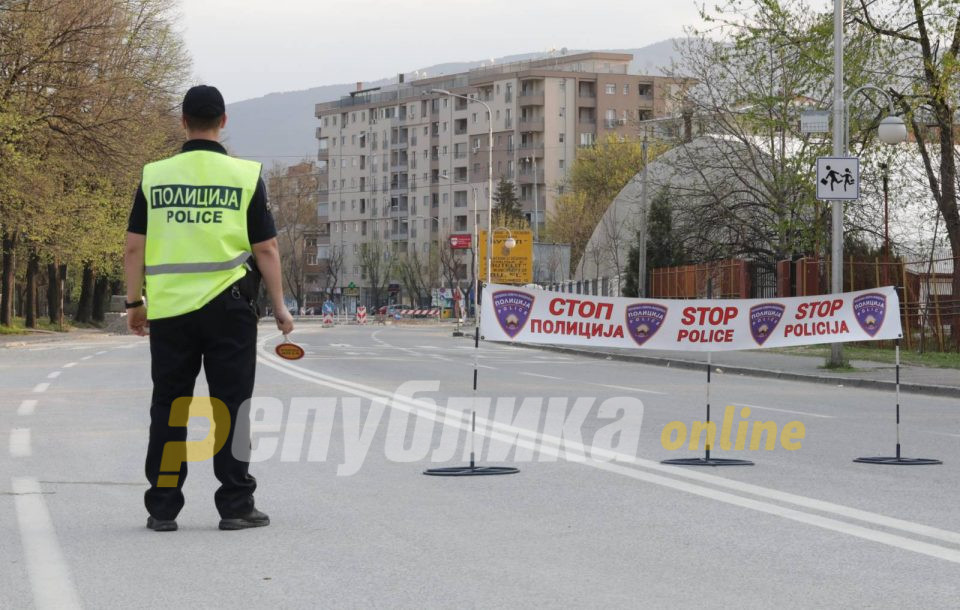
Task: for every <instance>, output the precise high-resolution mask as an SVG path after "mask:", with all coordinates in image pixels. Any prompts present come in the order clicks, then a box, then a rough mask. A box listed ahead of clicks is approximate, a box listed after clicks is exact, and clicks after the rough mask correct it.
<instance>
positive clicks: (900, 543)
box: [260, 341, 960, 563]
mask: <svg viewBox="0 0 960 610" xmlns="http://www.w3.org/2000/svg"><path fill="white" fill-rule="evenodd" d="M260 349H261V358H260V362H262V363H263V364H264V365H266V366H269V367H271V368H274V369H276V370H278V371H280V372H283V373H285V374H287V375H290V376H291V377H296V378H299V379H302V380H305V381H309V382H312V383H315V384H317V385H324V386H327V387H330V388H333V389H336V390H339V391H342V392H345V393H348V394H351V395H355V396H360V397H363V398H367V399H369V400H384V399H387V400H388V404H389V405H390V406H391V407H392V408H397V409H401V410H404V411H407V412H410V413H416V414H417V415H418V416H420V417H427V418H429V419H433V420H434V421H437V422H441V423H443V424H444V425H449V426H454V427H458V428H460V429H463V430H467V429H468V427H469V422H468V418H467V416H466V414H463V415H462V417H461V418H460V420H459V421H454V420H453V418H451V417H450V415H449V414H448V413H446V412H445V410H444V409H442V408H438V407H437V406H436V405H435V404H430V403H425V402H423V401H419V400H412V399H405V398H400V399H398V400H394V398H395V397H394V396H393V395H392V394H391V393H389V392H385V391H382V390H378V389H377V388H373V387H371V386H366V385H363V384H359V383H356V382H352V381H347V380H344V379H338V378H335V377H331V376H328V375H324V374H322V373H317V372H314V371H311V370H309V369H305V368H303V367H299V366H296V365H294V364H292V363H287V362H284V361H281V360H280V359H279V358H276V357H273V356H272V355H271V354H270V353H269V352H267V351H265V350H264V349H263V341H261V346H260ZM478 424H480V425H478V426H477V429H478V430H479V431H480V433H481V434H482V435H484V436H486V437H488V438H496V439H497V440H500V441H503V442H508V443H515V444H517V445H520V446H524V447H530V448H534V449H539V450H540V451H544V450H552V451H557V450H558V449H559V447H560V446H561V444H562V445H563V446H564V447H566V448H567V450H568V451H570V450H571V448H572V450H574V451H577V452H578V453H580V452H582V454H583V455H587V454H588V455H590V456H591V458H589V459H586V460H584V461H582V462H580V463H584V464H586V465H589V466H593V467H595V468H598V469H601V470H608V471H611V472H617V473H619V474H623V475H625V476H629V477H631V478H635V479H638V480H643V481H647V482H650V483H655V484H657V485H662V486H665V487H670V488H673V489H677V490H680V491H685V492H687V493H691V494H695V495H699V496H701V497H707V498H711V499H714V500H718V501H721V502H726V503H728V504H733V505H737V506H741V507H744V508H750V509H753V510H757V511H759V512H764V513H768V514H773V515H778V516H781V517H784V518H787V519H791V520H794V521H798V522H801V523H806V524H809V525H815V526H817V527H821V528H824V529H827V530H832V531H836V532H840V533H844V534H848V535H851V536H855V537H858V538H862V539H865V540H871V541H874V542H880V543H882V544H887V545H889V546H893V547H897V548H901V549H905V550H910V551H914V552H917V553H921V554H925V555H928V556H931V557H936V558H939V559H944V560H946V561H951V562H954V563H960V551H958V550H956V549H952V548H947V547H942V546H938V545H935V544H930V543H927V542H921V541H917V540H914V539H911V538H905V537H903V536H899V535H895V534H890V533H887V532H883V531H877V530H873V529H869V528H867V527H863V526H860V525H855V524H851V523H847V522H844V521H838V520H836V519H832V518H829V517H822V516H820V515H814V514H810V513H805V512H802V511H799V510H795V509H792V508H786V507H782V506H779V505H776V504H771V503H768V502H764V501H761V500H755V499H752V498H744V497H742V496H737V495H734V494H731V493H727V492H723V491H719V490H716V489H713V488H710V487H702V486H699V485H696V484H693V483H688V482H685V481H679V480H677V479H674V478H667V477H664V476H660V475H657V474H652V473H648V472H643V471H640V470H637V469H635V468H629V467H626V466H621V465H619V464H614V463H612V462H620V463H629V464H631V465H633V466H637V467H640V468H645V469H648V470H655V471H659V472H663V473H669V474H670V475H673V476H676V477H680V478H687V479H694V480H697V481H700V482H703V483H708V484H711V485H713V486H716V487H726V488H728V489H733V490H736V491H739V492H742V493H747V494H752V495H755V496H760V497H764V498H767V499H771V500H777V501H780V502H785V503H790V504H794V505H796V506H800V507H803V508H808V509H812V510H817V511H821V512H829V513H834V514H835V515H838V516H843V517H847V518H850V519H856V520H859V521H863V522H867V523H870V524H872V525H876V526H880V527H885V528H889V529H898V530H901V531H904V532H909V533H912V534H917V535H920V536H924V537H927V538H934V539H938V540H942V541H945V542H949V543H952V544H960V533H958V532H953V531H950V530H944V529H940V528H936V527H932V526H928V525H923V524H920V523H914V522H912V521H906V520H903V519H897V518H894V517H887V516H885V515H881V514H878V513H872V512H869V511H865V510H860V509H856V508H852V507H849V506H843V505H841V504H834V503H832V502H826V501H823V500H817V499H815V498H808V497H805V496H800V495H796V494H791V493H788V492H782V491H779V490H776V489H770V488H766V487H761V486H759V485H752V484H750V483H742V482H739V481H734V480H730V479H725V478H723V477H719V476H716V475H710V474H705V473H702V472H697V471H693V470H687V469H682V468H676V467H673V466H668V465H663V464H660V463H659V462H656V461H653V460H647V459H643V458H637V457H634V456H631V455H626V454H619V453H616V452H612V451H607V450H598V449H595V448H590V449H589V450H588V448H586V447H584V446H582V445H581V444H578V443H571V442H569V441H567V440H561V439H559V438H556V437H552V436H550V435H545V434H539V433H538V432H536V431H533V430H526V429H523V428H517V427H515V426H510V425H507V424H502V423H498V422H493V421H490V420H486V419H484V418H479V419H478ZM501 430H502V431H503V432H501ZM523 437H527V438H528V439H532V440H526V439H524V438H523ZM601 458H602V459H605V460H611V461H612V462H607V461H600V459H601Z"/></svg>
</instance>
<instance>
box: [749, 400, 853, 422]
mask: <svg viewBox="0 0 960 610" xmlns="http://www.w3.org/2000/svg"><path fill="white" fill-rule="evenodd" d="M733 404H734V405H736V406H738V407H750V408H751V409H763V410H766V411H779V412H780V413H793V414H794V415H806V416H807V417H820V418H822V419H836V416H835V415H821V414H820V413H810V412H807V411H794V410H792V409H778V408H775V407H761V406H760V405H748V404H747V403H745V402H737V403H733Z"/></svg>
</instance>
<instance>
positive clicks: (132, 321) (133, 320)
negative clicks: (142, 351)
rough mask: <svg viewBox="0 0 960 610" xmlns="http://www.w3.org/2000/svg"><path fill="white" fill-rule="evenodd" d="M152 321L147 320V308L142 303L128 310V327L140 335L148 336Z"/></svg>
mask: <svg viewBox="0 0 960 610" xmlns="http://www.w3.org/2000/svg"><path fill="white" fill-rule="evenodd" d="M149 326H150V322H149V321H148V320H147V308H146V307H144V306H143V305H141V306H140V307H134V308H133V309H128V310H127V328H129V329H130V332H132V333H133V334H135V335H137V336H138V337H146V336H147V334H149V333H148V331H147V329H148V327H149Z"/></svg>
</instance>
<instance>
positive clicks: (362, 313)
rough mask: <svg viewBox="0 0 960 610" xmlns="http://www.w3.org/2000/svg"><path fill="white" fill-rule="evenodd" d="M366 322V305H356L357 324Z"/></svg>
mask: <svg viewBox="0 0 960 610" xmlns="http://www.w3.org/2000/svg"><path fill="white" fill-rule="evenodd" d="M366 323H367V308H366V307H363V306H361V307H357V324H366Z"/></svg>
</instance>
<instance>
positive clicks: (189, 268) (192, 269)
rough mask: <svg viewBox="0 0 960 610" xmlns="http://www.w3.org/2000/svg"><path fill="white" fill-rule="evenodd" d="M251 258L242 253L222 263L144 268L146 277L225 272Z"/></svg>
mask: <svg viewBox="0 0 960 610" xmlns="http://www.w3.org/2000/svg"><path fill="white" fill-rule="evenodd" d="M251 256H253V255H252V254H251V253H250V252H244V253H243V254H241V255H240V256H238V257H237V258H235V259H233V260H229V261H224V262H222V263H170V264H167V265H148V266H147V267H146V274H147V275H160V274H161V273H202V272H204V271H226V270H228V269H233V268H234V267H239V266H240V265H242V264H243V263H245V262H247V259H248V258H250V257H251Z"/></svg>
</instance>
